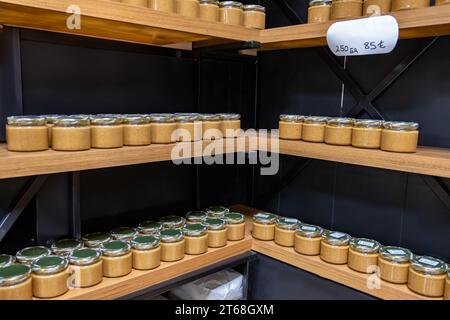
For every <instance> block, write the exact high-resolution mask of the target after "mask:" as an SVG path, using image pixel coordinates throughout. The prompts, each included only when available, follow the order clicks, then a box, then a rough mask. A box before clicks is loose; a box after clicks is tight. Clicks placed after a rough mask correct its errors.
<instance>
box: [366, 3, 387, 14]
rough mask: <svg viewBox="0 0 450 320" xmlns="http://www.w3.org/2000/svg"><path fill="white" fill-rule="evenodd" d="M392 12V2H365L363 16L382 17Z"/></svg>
mask: <svg viewBox="0 0 450 320" xmlns="http://www.w3.org/2000/svg"><path fill="white" fill-rule="evenodd" d="M390 11H391V0H364V2H363V15H364V16H365V15H373V14H375V15H380V14H386V13H388V12H390Z"/></svg>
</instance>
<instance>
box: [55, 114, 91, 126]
mask: <svg viewBox="0 0 450 320" xmlns="http://www.w3.org/2000/svg"><path fill="white" fill-rule="evenodd" d="M90 124H91V121H90V120H89V119H87V118H81V117H72V116H68V117H61V118H59V119H56V120H55V121H54V125H55V127H88V126H89V125H90Z"/></svg>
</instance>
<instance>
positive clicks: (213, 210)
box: [206, 206, 230, 219]
mask: <svg viewBox="0 0 450 320" xmlns="http://www.w3.org/2000/svg"><path fill="white" fill-rule="evenodd" d="M206 213H207V214H208V217H211V218H219V219H222V218H224V217H225V215H226V214H227V213H230V209H228V208H227V207H224V206H211V207H208V208H206Z"/></svg>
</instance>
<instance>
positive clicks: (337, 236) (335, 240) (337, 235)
mask: <svg viewBox="0 0 450 320" xmlns="http://www.w3.org/2000/svg"><path fill="white" fill-rule="evenodd" d="M322 240H323V241H324V242H325V243H327V244H330V245H332V246H347V245H348V244H349V243H350V240H351V237H350V236H349V235H348V234H347V233H344V232H340V231H330V230H328V231H325V232H324V233H323V234H322Z"/></svg>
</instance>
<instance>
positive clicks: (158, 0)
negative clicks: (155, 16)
mask: <svg viewBox="0 0 450 320" xmlns="http://www.w3.org/2000/svg"><path fill="white" fill-rule="evenodd" d="M148 7H149V8H150V9H153V10H158V11H163V12H168V13H175V0H149V1H148Z"/></svg>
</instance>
